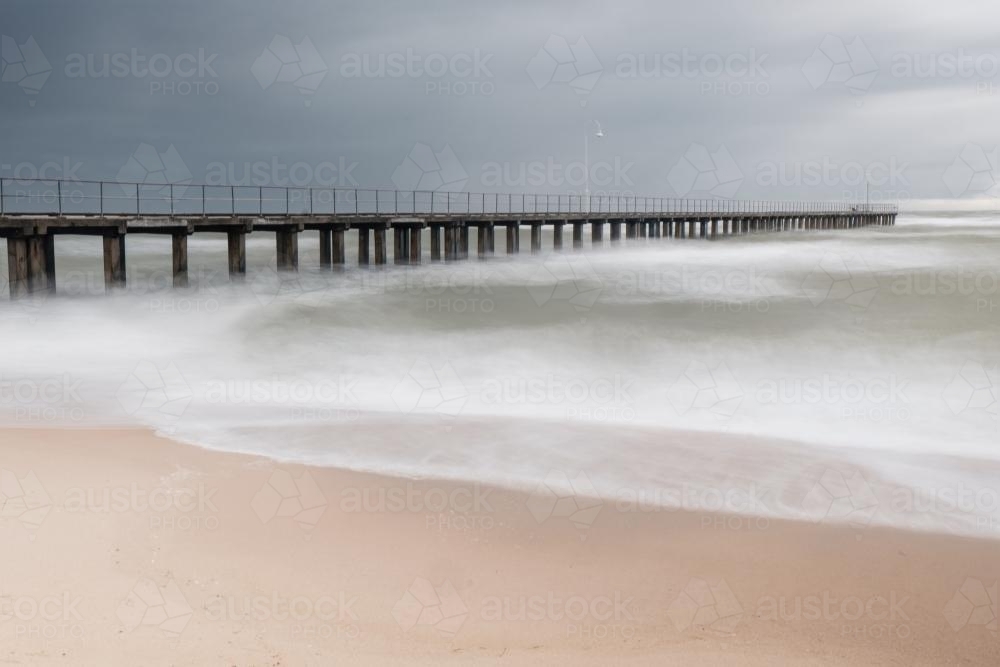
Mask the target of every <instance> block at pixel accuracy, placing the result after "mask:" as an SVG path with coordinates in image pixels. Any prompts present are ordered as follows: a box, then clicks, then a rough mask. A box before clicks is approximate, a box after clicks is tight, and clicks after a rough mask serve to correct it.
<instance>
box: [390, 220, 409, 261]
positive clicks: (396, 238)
mask: <svg viewBox="0 0 1000 667" xmlns="http://www.w3.org/2000/svg"><path fill="white" fill-rule="evenodd" d="M409 235H410V231H409V230H408V229H405V228H404V227H402V226H396V227H393V228H392V263H393V264H397V265H399V264H406V263H407V262H409V261H410V253H409V250H408V248H407V247H406V246H407V241H409Z"/></svg>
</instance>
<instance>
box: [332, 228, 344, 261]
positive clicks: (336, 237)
mask: <svg viewBox="0 0 1000 667" xmlns="http://www.w3.org/2000/svg"><path fill="white" fill-rule="evenodd" d="M344 231H345V230H344V227H336V228H334V229H333V230H331V231H330V261H331V262H332V263H333V264H335V265H338V266H340V267H343V265H344V264H346V263H347V246H346V244H345V243H344Z"/></svg>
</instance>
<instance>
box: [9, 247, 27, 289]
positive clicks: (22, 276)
mask: <svg viewBox="0 0 1000 667" xmlns="http://www.w3.org/2000/svg"><path fill="white" fill-rule="evenodd" d="M7 280H8V282H9V284H10V298H11V299H19V298H21V297H23V296H27V294H28V239H26V238H23V237H22V238H14V237H11V238H8V239H7Z"/></svg>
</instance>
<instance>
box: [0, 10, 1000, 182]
mask: <svg viewBox="0 0 1000 667" xmlns="http://www.w3.org/2000/svg"><path fill="white" fill-rule="evenodd" d="M998 25H1000V3H997V2H996V0H988V1H986V0H984V1H972V0H970V1H962V2H950V3H943V2H923V1H921V2H915V1H908V2H902V1H899V2H890V1H888V0H840V1H838V2H836V3H824V4H822V5H820V4H818V3H808V2H792V1H789V2H762V1H757V2H748V1H746V0H706V1H705V2H699V3H695V2H662V1H653V0H650V1H648V2H637V1H634V2H629V1H627V0H616V1H615V2H581V1H579V0H573V1H567V2H543V1H540V0H530V1H523V2H519V1H507V2H478V1H470V0H467V1H465V2H453V3H443V2H426V1H425V2H419V3H418V2H412V1H409V0H401V1H398V2H376V1H366V2H352V3H347V2H330V1H324V0H281V1H275V2H264V1H262V0H227V1H215V2H213V1H209V0H170V1H168V2H156V3H153V2H144V1H141V0H128V1H124V0H115V1H111V0H105V1H99V0H68V1H64V2H56V1H54V0H27V1H21V0H3V3H2V5H0V33H2V35H3V64H4V74H3V83H2V85H0V90H2V96H0V114H2V121H3V123H2V128H3V130H2V132H0V167H2V174H0V175H2V176H3V177H5V178H10V177H12V176H15V175H18V176H25V175H29V174H31V173H32V171H33V170H38V169H40V168H41V167H42V166H43V165H46V164H47V163H48V164H49V170H48V171H47V172H46V173H47V175H49V176H54V175H58V174H63V175H65V176H66V177H68V178H80V179H88V178H110V179H113V178H116V177H119V178H122V179H125V180H130V181H131V180H141V179H144V178H150V179H155V178H166V179H168V180H176V181H179V182H195V183H200V182H205V181H208V182H209V183H212V182H223V181H227V182H228V181H231V180H235V181H236V182H237V183H253V184H263V185H268V184H283V179H287V178H290V180H291V182H292V183H293V184H296V185H308V186H322V185H330V184H335V185H343V186H354V185H359V186H363V187H384V188H393V187H397V188H400V189H410V188H415V187H420V188H425V189H433V188H438V187H440V188H445V189H452V190H466V191H472V192H481V191H487V192H494V191H500V192H522V191H527V192H546V191H548V192H553V193H568V192H583V191H585V190H586V188H587V180H588V179H586V178H585V177H584V173H585V169H584V143H585V139H584V138H585V136H589V140H588V141H589V156H588V157H589V162H588V165H589V168H590V174H591V178H590V190H591V191H592V192H593V193H601V192H638V193H642V194H650V195H664V196H687V197H699V198H707V197H733V198H743V199H745V198H762V197H766V198H772V199H843V198H845V197H851V196H855V195H856V196H858V197H862V198H863V197H864V191H865V184H864V182H865V180H866V177H865V173H867V174H868V180H870V181H871V183H872V184H871V190H872V198H873V199H896V198H899V199H904V200H905V199H913V198H933V199H952V198H960V199H966V200H967V199H969V198H975V197H990V196H996V195H997V194H998V192H997V189H996V188H995V183H996V180H997V179H998V178H1000V174H998V172H1000V169H998V165H997V152H996V147H997V145H998V143H1000V122H998V119H1000V114H998V111H1000V71H998V70H1000V40H998V39H997V32H996V28H997V26H998ZM46 72H47V73H46ZM599 129H600V132H599ZM598 134H602V135H603V136H598ZM52 164H56V165H58V169H55V170H53V169H52V168H51V165H52ZM247 165H249V167H250V168H249V171H248V169H247Z"/></svg>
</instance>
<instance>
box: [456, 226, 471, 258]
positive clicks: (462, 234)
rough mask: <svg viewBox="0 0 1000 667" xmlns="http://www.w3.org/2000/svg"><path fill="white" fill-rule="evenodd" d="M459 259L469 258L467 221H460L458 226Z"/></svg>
mask: <svg viewBox="0 0 1000 667" xmlns="http://www.w3.org/2000/svg"><path fill="white" fill-rule="evenodd" d="M458 256H459V259H469V223H468V222H462V223H461V224H460V225H459V227H458Z"/></svg>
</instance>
